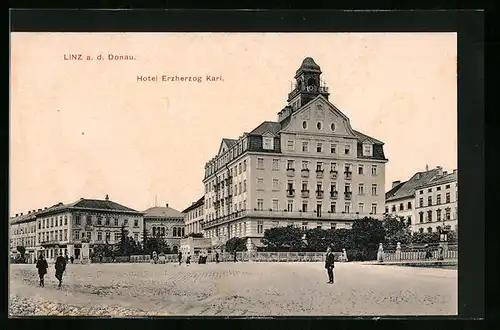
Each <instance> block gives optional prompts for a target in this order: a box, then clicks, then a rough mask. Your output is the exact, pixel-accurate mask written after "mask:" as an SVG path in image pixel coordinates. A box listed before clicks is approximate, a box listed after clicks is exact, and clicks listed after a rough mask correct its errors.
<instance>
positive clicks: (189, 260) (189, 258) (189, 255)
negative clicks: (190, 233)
mask: <svg viewBox="0 0 500 330" xmlns="http://www.w3.org/2000/svg"><path fill="white" fill-rule="evenodd" d="M189 264H191V253H190V252H188V255H187V257H186V265H189Z"/></svg>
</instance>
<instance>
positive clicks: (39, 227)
mask: <svg viewBox="0 0 500 330" xmlns="http://www.w3.org/2000/svg"><path fill="white" fill-rule="evenodd" d="M38 229H42V221H40V220H38Z"/></svg>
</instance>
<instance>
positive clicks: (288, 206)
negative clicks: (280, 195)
mask: <svg viewBox="0 0 500 330" xmlns="http://www.w3.org/2000/svg"><path fill="white" fill-rule="evenodd" d="M286 210H287V211H288V212H293V201H288V203H287V205H286Z"/></svg>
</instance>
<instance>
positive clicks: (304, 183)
mask: <svg viewBox="0 0 500 330" xmlns="http://www.w3.org/2000/svg"><path fill="white" fill-rule="evenodd" d="M307 183H308V182H307V181H302V191H307V190H308V189H307Z"/></svg>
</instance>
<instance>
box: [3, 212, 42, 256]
mask: <svg viewBox="0 0 500 330" xmlns="http://www.w3.org/2000/svg"><path fill="white" fill-rule="evenodd" d="M41 210H42V209H38V211H37V210H33V211H28V213H27V214H23V213H21V214H16V215H15V217H12V218H11V219H10V223H9V224H10V226H9V227H10V228H9V234H10V235H9V238H10V240H9V242H10V246H9V247H10V252H11V254H12V255H15V254H18V253H19V252H18V251H17V247H18V246H22V247H24V248H25V256H24V257H25V260H26V262H28V263H32V262H34V260H35V258H36V213H37V212H39V211H41Z"/></svg>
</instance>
